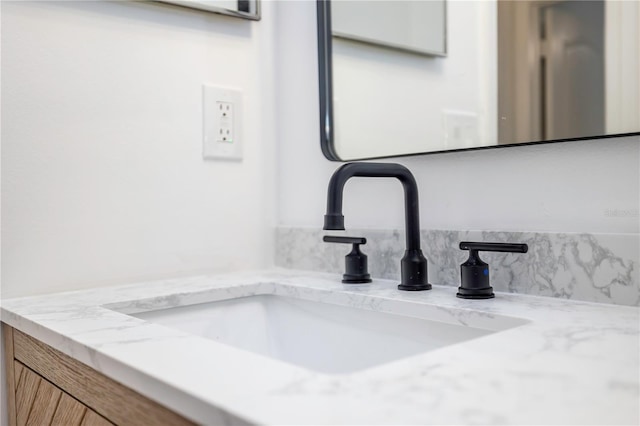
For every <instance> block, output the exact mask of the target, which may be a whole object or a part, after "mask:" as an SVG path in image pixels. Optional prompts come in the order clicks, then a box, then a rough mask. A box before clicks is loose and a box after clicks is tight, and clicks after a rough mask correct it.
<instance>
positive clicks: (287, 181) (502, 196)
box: [277, 2, 640, 233]
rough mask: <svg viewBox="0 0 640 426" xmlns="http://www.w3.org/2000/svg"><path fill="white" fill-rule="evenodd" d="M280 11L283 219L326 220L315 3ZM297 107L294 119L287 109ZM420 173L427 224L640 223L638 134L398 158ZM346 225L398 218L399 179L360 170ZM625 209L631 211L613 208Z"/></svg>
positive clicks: (528, 227)
mask: <svg viewBox="0 0 640 426" xmlns="http://www.w3.org/2000/svg"><path fill="white" fill-rule="evenodd" d="M278 17H279V19H282V20H283V21H286V22H288V23H289V24H288V25H287V26H286V27H285V26H280V27H279V31H278V49H277V52H278V58H279V61H280V66H281V68H282V71H281V72H279V73H278V76H279V79H280V80H279V93H281V97H280V104H279V105H280V116H279V119H280V120H279V129H280V132H279V138H278V140H279V178H278V189H279V197H278V208H279V212H278V223H279V224H280V225H282V226H305V227H316V228H320V227H322V220H323V214H324V211H325V203H326V186H327V182H328V180H329V177H330V175H331V173H332V172H333V170H335V169H336V168H337V167H338V166H339V163H332V162H329V161H327V160H325V159H324V157H323V156H322V153H321V151H320V147H319V142H318V141H319V138H320V137H319V124H318V114H319V112H318V87H317V78H318V74H317V69H316V67H317V58H316V54H317V53H316V35H315V19H316V18H315V5H314V4H312V3H309V2H287V3H283V4H280V5H279V8H278ZM292 117H294V119H291V118H292ZM391 161H397V162H400V163H402V164H405V165H407V166H408V167H409V168H410V169H411V170H412V171H413V172H414V174H415V175H416V179H417V181H418V185H419V187H420V197H421V198H420V204H421V205H420V208H421V226H422V228H428V229H454V230H466V229H471V230H512V231H549V232H597V233H599V232H603V233H638V232H640V223H639V222H640V218H638V215H637V213H638V208H639V207H640V199H639V197H640V195H639V194H640V171H639V170H640V138H639V137H633V138H627V139H603V140H594V141H587V142H569V143H558V144H549V145H535V146H523V147H516V148H502V149H491V150H483V151H474V152H461V153H448V154H435V155H428V156H420V157H409V158H402V159H395V160H391ZM344 209H345V211H344V213H345V220H346V226H347V228H349V227H359V228H361V227H368V228H390V227H402V226H404V223H403V211H402V209H403V203H402V191H401V190H400V185H399V184H398V183H397V182H395V181H393V180H389V181H385V180H375V182H371V179H369V180H367V179H362V178H361V179H354V180H353V182H350V183H348V184H347V189H346V190H345V202H344ZM611 211H619V212H627V214H619V215H612V214H610V213H609V212H611Z"/></svg>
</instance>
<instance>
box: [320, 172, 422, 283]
mask: <svg viewBox="0 0 640 426" xmlns="http://www.w3.org/2000/svg"><path fill="white" fill-rule="evenodd" d="M354 176H362V177H393V178H396V179H398V180H399V181H400V182H401V183H402V186H403V188H404V206H405V228H406V234H407V249H406V251H405V252H404V257H403V258H402V260H401V261H400V270H401V282H400V285H399V286H398V289H399V290H409V291H417V290H430V289H431V284H429V283H428V282H427V259H426V258H425V257H424V255H423V254H422V250H420V215H419V209H418V207H419V206H418V185H416V180H415V178H414V177H413V175H412V174H411V172H410V171H409V169H407V168H406V167H404V166H402V165H400V164H395V163H347V164H345V165H343V166H341V167H340V168H338V170H336V171H335V172H334V173H333V176H331V180H329V190H328V193H327V214H326V215H325V216H324V228H323V229H325V230H336V231H338V230H339V231H344V216H343V215H342V192H343V188H344V184H345V183H347V180H349V178H352V177H354Z"/></svg>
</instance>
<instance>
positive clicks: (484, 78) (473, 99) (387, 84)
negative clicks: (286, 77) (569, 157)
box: [317, 0, 640, 161]
mask: <svg viewBox="0 0 640 426" xmlns="http://www.w3.org/2000/svg"><path fill="white" fill-rule="evenodd" d="M414 3H418V4H422V3H427V4H431V3H433V5H431V6H434V5H436V4H439V5H440V9H439V10H441V12H440V11H439V10H438V9H436V8H435V7H434V8H432V9H431V10H417V9H411V7H414V6H415V5H414ZM317 10H318V53H319V65H320V114H321V135H322V140H321V146H322V150H323V153H324V154H325V156H326V157H327V158H329V159H330V160H337V161H347V160H356V159H369V158H381V157H393V156H402V155H412V154H427V153H434V152H443V151H457V150H466V149H481V148H488V147H499V146H517V145H518V144H523V143H543V142H544V143H548V142H558V141H567V140H582V139H592V138H602V137H611V136H620V135H628V134H640V2H635V1H628V2H626V1H616V0H584V1H583V0H565V1H561V0H560V1H553V0H521V1H510V0H483V1H448V2H446V3H445V2H444V1H434V2H415V1H410V0H408V1H407V0H395V1H394V0H372V1H368V0H338V1H333V2H330V1H328V0H318V1H317ZM381 10H384V13H383V12H381ZM368 11H372V13H368ZM381 16H383V17H386V18H387V19H388V20H389V21H391V20H393V21H394V22H393V23H391V22H386V23H382V22H381V21H380V17H381ZM421 25H423V26H429V27H430V28H431V30H430V31H423V29H421V28H420V26H421ZM394 29H396V30H397V29H401V31H399V30H398V31H397V32H396V33H394ZM366 31H368V32H366ZM414 34H418V36H417V37H418V38H419V39H421V40H422V43H423V44H422V45H420V47H416V41H415V37H414V38H412V37H411V36H412V35H414ZM438 36H440V37H438ZM424 46H439V48H433V47H429V48H427V47H424Z"/></svg>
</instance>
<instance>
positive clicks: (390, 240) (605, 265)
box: [276, 227, 640, 306]
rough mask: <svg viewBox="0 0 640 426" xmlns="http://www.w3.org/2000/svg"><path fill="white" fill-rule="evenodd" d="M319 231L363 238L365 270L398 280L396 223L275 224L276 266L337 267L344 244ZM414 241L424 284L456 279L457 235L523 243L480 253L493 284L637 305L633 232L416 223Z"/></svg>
mask: <svg viewBox="0 0 640 426" xmlns="http://www.w3.org/2000/svg"><path fill="white" fill-rule="evenodd" d="M323 235H349V236H354V237H366V238H367V244H366V245H364V246H362V247H361V249H362V251H363V252H364V253H365V254H367V256H368V257H369V273H370V274H371V276H372V277H374V278H388V279H399V277H400V259H401V258H402V256H403V253H404V249H405V236H404V231H402V230H371V229H370V230H364V229H359V230H358V229H356V230H350V231H348V233H344V232H328V231H323V230H320V229H310V228H285V227H281V228H277V229H276V265H277V266H281V267H285V268H292V269H304V270H312V271H325V272H336V273H343V272H344V256H345V255H346V254H347V253H348V252H349V251H350V249H351V247H350V246H349V245H346V244H329V243H324V242H322V236H323ZM421 241H422V250H423V252H424V255H425V256H426V258H427V260H428V262H429V282H430V283H431V284H440V285H449V286H456V287H457V286H459V285H460V264H461V263H463V262H464V261H465V260H466V259H467V257H468V252H466V251H462V250H460V249H459V248H458V244H459V243H460V241H485V242H511V243H526V244H528V245H529V252H528V253H526V254H512V253H481V258H482V260H484V261H485V262H487V263H488V264H489V265H490V271H491V285H492V286H493V288H494V290H496V291H505V292H511V293H521V294H531V295H537V296H551V297H561V298H565V299H574V300H584V301H590V302H603V303H613V304H619V305H631V306H640V272H639V268H640V236H639V235H638V234H573V233H566V234H565V233H540V232H496V231H444V230H423V231H422V232H421Z"/></svg>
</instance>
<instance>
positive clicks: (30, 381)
mask: <svg viewBox="0 0 640 426" xmlns="http://www.w3.org/2000/svg"><path fill="white" fill-rule="evenodd" d="M2 328H3V335H4V341H5V372H6V374H5V377H6V381H7V398H8V401H7V408H8V414H9V424H10V425H12V426H14V425H18V426H23V425H49V424H52V425H60V426H75V425H81V426H107V425H125V424H126V425H141V426H150V425H176V426H179V425H192V424H193V423H192V422H191V421H189V420H187V419H185V418H184V417H182V416H180V415H178V414H176V413H174V412H173V411H170V410H169V409H167V408H166V407H163V406H162V405H159V404H158V403H156V402H153V401H151V400H149V399H148V398H146V397H144V396H142V395H140V394H138V393H136V392H134V391H133V390H131V389H129V388H127V387H125V386H123V385H121V384H120V383H118V382H115V381H114V380H112V379H109V378H108V377H106V376H104V375H103V374H101V373H99V372H97V371H95V370H94V369H92V368H91V367H88V366H86V365H84V364H82V363H80V362H78V361H76V360H74V359H73V358H71V357H69V356H67V355H65V354H63V353H62V352H60V351H57V350H55V349H53V348H52V347H50V346H48V345H46V344H44V343H42V342H40V341H39V340H36V339H34V338H33V337H30V336H28V335H26V334H24V333H22V332H20V331H18V330H16V329H14V328H12V327H10V326H8V325H6V324H4V323H3V324H2Z"/></svg>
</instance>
